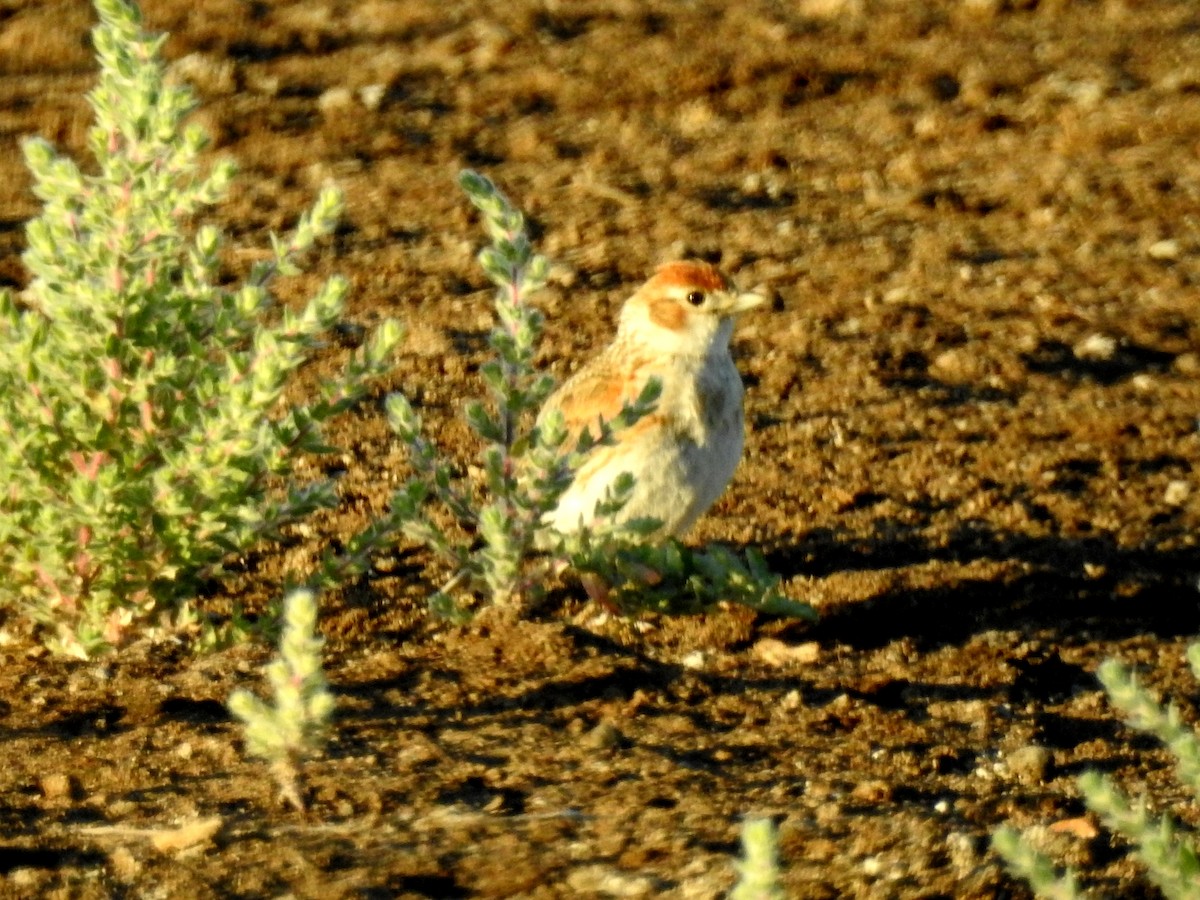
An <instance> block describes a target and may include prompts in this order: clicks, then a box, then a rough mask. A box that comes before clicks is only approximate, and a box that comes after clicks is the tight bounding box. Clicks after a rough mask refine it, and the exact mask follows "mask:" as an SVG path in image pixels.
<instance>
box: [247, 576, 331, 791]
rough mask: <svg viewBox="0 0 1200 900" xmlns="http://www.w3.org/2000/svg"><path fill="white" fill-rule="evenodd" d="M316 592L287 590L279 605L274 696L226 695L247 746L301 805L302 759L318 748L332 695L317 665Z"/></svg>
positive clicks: (271, 672)
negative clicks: (269, 698)
mask: <svg viewBox="0 0 1200 900" xmlns="http://www.w3.org/2000/svg"><path fill="white" fill-rule="evenodd" d="M316 627H317V595H316V593H315V592H313V591H310V590H297V591H293V592H292V593H290V594H288V596H287V597H286V598H285V599H284V606H283V633H282V635H281V636H280V640H279V655H278V656H277V657H275V659H273V660H271V662H270V663H268V665H267V667H266V673H267V681H268V683H269V684H270V686H271V696H272V702H271V703H266V702H265V701H263V700H261V699H260V698H259V697H257V696H255V695H254V694H252V693H251V692H250V691H247V690H244V689H239V690H236V691H234V692H233V694H231V695H230V697H229V710H230V712H232V713H233V714H234V715H235V716H236V717H237V718H238V719H240V720H241V721H242V723H243V724H244V730H243V734H244V737H245V741H246V750H247V751H248V752H249V753H250V754H251V755H253V756H257V757H261V758H262V759H265V760H266V761H267V762H269V763H270V764H271V772H272V774H273V775H274V776H275V778H276V780H277V781H278V782H279V787H280V791H281V794H282V796H283V798H284V799H285V800H287V801H288V802H289V803H291V804H292V805H293V806H294V807H295V808H296V809H298V810H303V809H304V802H303V800H302V798H301V794H300V787H299V777H300V763H301V762H302V761H303V760H304V759H306V758H308V757H310V756H314V755H316V754H317V753H319V752H320V751H321V749H322V748H323V747H324V746H325V741H326V738H327V736H328V732H329V722H330V719H331V718H332V716H333V707H334V699H333V694H332V693H331V692H330V690H329V685H328V682H326V680H325V673H324V671H323V670H322V668H321V647H322V646H323V645H324V643H325V641H324V640H323V639H322V638H320V637H318V636H317V635H316Z"/></svg>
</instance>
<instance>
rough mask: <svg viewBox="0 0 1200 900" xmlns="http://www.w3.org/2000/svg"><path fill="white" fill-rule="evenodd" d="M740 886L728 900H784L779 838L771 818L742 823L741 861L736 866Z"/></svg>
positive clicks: (736, 887) (735, 888)
mask: <svg viewBox="0 0 1200 900" xmlns="http://www.w3.org/2000/svg"><path fill="white" fill-rule="evenodd" d="M737 870H738V883H737V884H736V885H735V886H734V888H733V890H732V891H730V893H729V900H783V898H784V896H785V895H784V893H783V886H782V885H781V884H780V883H779V879H780V872H779V835H778V833H777V832H776V829H775V823H774V822H772V821H771V820H770V819H762V818H753V819H747V820H746V821H745V822H744V823H742V859H741V861H740V862H739V863H737Z"/></svg>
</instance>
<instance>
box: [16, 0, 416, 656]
mask: <svg viewBox="0 0 1200 900" xmlns="http://www.w3.org/2000/svg"><path fill="white" fill-rule="evenodd" d="M95 5H96V9H97V11H98V13H99V16H100V23H99V25H98V26H97V27H96V28H95V30H94V32H93V40H94V44H95V48H96V53H97V56H98V59H99V63H100V75H99V82H98V84H97V86H96V88H95V89H94V90H93V91H92V92H91V94H90V95H89V101H90V105H91V107H92V110H93V112H94V114H95V124H94V125H93V126H92V128H91V129H90V130H89V132H88V140H87V143H88V148H89V150H90V153H91V155H92V156H93V157H94V165H92V166H90V167H89V168H88V169H86V170H85V169H81V168H80V167H79V166H77V165H76V164H75V163H74V162H73V161H71V160H70V159H68V158H65V157H63V156H60V155H57V154H56V153H55V151H54V150H53V149H52V147H51V146H50V145H49V144H48V143H46V142H45V141H44V140H41V139H37V138H34V139H30V140H27V141H25V143H24V152H25V158H26V160H27V162H28V165H29V167H30V169H31V171H32V173H33V177H34V191H35V193H36V194H37V196H38V197H39V198H40V199H41V200H42V201H43V203H44V209H43V212H42V214H41V215H40V216H39V217H38V218H37V219H35V220H34V221H32V222H31V223H30V224H29V226H28V228H27V240H28V249H27V250H26V252H25V254H24V261H25V264H26V266H27V267H28V269H29V271H30V273H31V275H32V280H31V282H30V284H29V286H28V289H27V290H26V291H25V292H23V294H22V295H21V296H20V297H19V298H16V297H13V296H12V295H11V294H9V293H6V292H0V346H2V347H3V353H0V437H2V440H0V481H2V482H3V484H4V485H5V489H4V490H3V491H0V573H3V577H2V578H0V606H3V607H9V608H16V609H18V610H20V611H21V612H23V613H24V614H26V615H29V616H31V617H33V618H34V619H35V620H36V621H37V622H39V623H41V624H42V625H43V626H45V627H46V628H47V629H48V630H49V632H50V635H49V642H50V643H51V645H52V646H53V647H54V648H55V649H57V650H60V651H65V652H69V653H73V654H75V655H80V656H83V655H87V654H89V653H92V652H95V651H97V650H99V649H102V648H104V647H106V646H109V645H114V644H117V643H119V642H120V641H121V640H122V638H123V637H126V636H127V635H129V634H130V633H131V631H132V630H135V629H136V628H137V627H138V626H139V625H144V624H146V623H148V622H151V621H155V620H159V619H162V618H167V619H169V618H170V617H172V616H177V615H179V614H180V613H182V614H183V615H184V616H185V618H186V616H187V615H188V614H189V610H188V601H189V599H190V597H191V596H193V595H194V591H195V587H196V584H197V581H198V580H199V579H201V578H203V577H207V576H211V575H215V574H219V572H220V566H221V562H222V559H223V558H224V557H225V556H226V555H227V554H228V553H230V552H231V551H237V550H242V549H245V548H247V547H248V546H250V545H252V544H254V543H255V542H257V541H259V540H260V539H263V538H267V537H270V536H271V535H272V534H274V533H275V532H276V530H277V529H278V528H279V526H280V525H282V524H284V523H286V522H288V521H292V520H295V519H297V518H299V517H303V516H305V515H306V514H308V513H310V512H312V511H313V510H315V509H317V508H319V507H322V506H328V505H331V504H332V503H334V502H335V499H336V497H335V492H334V489H333V487H332V485H330V484H328V483H323V482H321V483H313V484H305V483H300V482H297V481H296V480H295V478H294V465H295V463H296V460H297V459H298V457H299V456H300V455H302V454H305V453H310V452H311V453H319V452H323V451H325V450H327V448H326V446H325V442H324V440H323V439H322V434H321V432H322V425H323V424H324V423H326V422H327V421H328V420H329V419H330V418H331V417H333V416H335V415H337V414H339V413H341V412H343V411H345V410H346V409H347V408H348V407H350V406H351V405H353V404H355V403H356V402H358V401H359V400H360V398H361V397H362V396H363V395H364V393H365V390H366V387H365V385H366V383H367V381H368V379H369V378H370V377H372V376H374V375H376V374H378V373H380V372H382V371H383V369H384V367H385V366H386V365H387V361H388V359H389V357H390V355H391V352H392V350H393V348H394V347H395V346H396V344H397V343H398V342H399V340H400V329H399V326H398V325H396V323H394V322H388V323H386V324H385V325H384V326H382V327H381V328H380V329H379V330H378V332H377V333H376V334H375V335H374V337H373V339H372V340H371V341H369V342H368V343H367V345H366V346H365V348H364V350H363V351H362V352H361V353H360V354H359V355H358V356H357V357H356V358H355V359H354V360H352V361H351V362H350V363H349V364H348V365H347V368H346V370H345V373H344V375H343V377H342V378H340V379H338V380H337V381H336V382H335V383H332V384H329V385H327V386H325V387H323V388H322V393H321V396H320V397H319V398H318V399H316V400H315V401H313V402H311V403H308V404H306V405H289V404H288V403H286V402H285V400H284V389H285V386H286V385H287V384H288V382H289V380H290V379H291V378H292V377H293V376H294V375H295V373H296V371H297V370H298V369H299V367H300V366H301V365H303V364H304V363H305V362H306V361H307V360H308V359H309V358H310V356H311V354H312V353H313V351H314V350H315V349H316V348H317V347H318V346H319V345H318V339H319V337H320V336H321V334H322V333H323V332H325V331H326V330H327V329H329V328H330V326H332V325H333V324H334V323H335V322H336V321H337V320H338V318H339V317H340V315H341V313H342V307H343V299H344V297H345V295H346V292H347V282H346V281H345V280H344V279H342V278H337V277H335V278H331V279H330V280H328V281H327V282H325V284H324V285H323V286H322V287H321V288H320V289H319V290H318V291H317V293H316V295H315V296H313V297H312V299H311V300H309V301H308V303H307V304H306V305H305V306H304V308H303V309H302V310H301V311H300V312H299V313H293V312H291V311H288V310H283V311H282V312H278V311H273V305H274V304H273V300H272V297H271V294H270V293H269V291H268V286H269V284H270V282H271V280H272V279H273V278H274V277H275V276H277V275H291V274H294V273H296V272H297V271H298V269H297V267H296V259H297V257H298V256H299V255H300V254H302V253H303V252H304V251H306V250H308V249H309V248H310V247H311V246H312V245H313V244H314V242H315V241H317V240H318V239H319V238H321V237H322V236H324V235H327V234H329V233H330V232H331V231H332V230H333V228H334V226H335V224H336V222H337V219H338V217H339V215H340V212H341V209H342V199H341V196H340V194H339V193H338V192H337V191H336V190H335V189H333V188H332V187H328V188H326V189H324V190H322V191H321V193H320V196H319V198H318V200H317V202H316V204H315V205H314V206H313V208H312V209H311V210H310V211H309V212H307V213H305V214H304V215H303V216H302V217H301V218H300V220H299V222H298V223H297V224H296V227H295V230H294V231H293V232H292V233H291V234H290V235H288V236H287V237H285V238H277V237H275V236H274V235H272V236H271V246H272V249H271V253H270V255H269V258H268V259H266V260H263V261H261V262H258V263H256V264H255V265H254V266H253V267H252V269H251V270H250V272H249V275H248V277H247V279H246V281H245V283H244V284H242V285H241V286H240V287H235V288H228V287H225V286H223V285H222V283H221V281H222V279H221V277H220V271H219V270H220V250H221V235H220V233H219V232H218V230H217V229H216V228H214V227H212V226H211V225H203V226H201V227H199V228H196V227H194V225H193V222H194V221H195V220H196V219H197V217H198V216H199V215H200V214H201V213H203V212H204V211H205V210H206V209H207V208H208V207H210V206H212V205H213V204H215V203H216V202H218V201H219V200H220V199H221V198H222V197H223V196H224V195H225V194H226V192H227V190H228V188H229V185H230V182H231V179H232V178H233V175H234V167H233V165H232V163H230V162H229V161H228V160H221V161H218V162H216V163H215V164H214V165H213V166H212V167H211V170H210V171H208V172H207V173H203V172H202V170H201V164H200V156H201V152H202V150H203V149H204V147H205V144H206V138H205V136H204V134H203V132H202V131H201V130H200V129H199V128H198V127H197V126H195V125H186V126H185V124H184V120H185V117H186V116H187V114H188V112H189V111H190V110H191V109H192V108H193V106H194V100H193V96H192V94H191V92H190V91H189V90H188V89H186V88H185V87H181V86H176V85H173V84H171V83H169V82H168V81H167V80H166V79H165V77H164V68H163V65H162V63H161V60H160V57H159V52H160V49H161V47H162V44H163V41H164V38H163V37H152V36H149V35H147V34H145V33H144V32H143V31H142V30H141V27H140V16H139V13H138V10H137V7H136V6H135V5H134V4H133V3H131V2H127V0H95ZM273 484H282V485H283V491H282V496H279V495H276V494H273V493H269V490H270V489H271V488H272V485H273Z"/></svg>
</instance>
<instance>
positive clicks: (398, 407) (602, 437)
mask: <svg viewBox="0 0 1200 900" xmlns="http://www.w3.org/2000/svg"><path fill="white" fill-rule="evenodd" d="M459 183H460V185H461V186H462V188H463V190H464V191H465V192H466V194H467V196H468V197H469V198H470V199H471V202H472V203H474V204H475V206H476V207H477V208H478V209H479V210H480V212H481V213H482V214H483V221H484V225H485V227H486V228H487V231H488V234H489V236H490V238H491V244H490V246H488V247H485V248H484V249H483V250H482V251H481V252H480V254H479V261H480V264H481V265H482V267H483V269H484V271H485V272H486V273H487V274H488V276H489V278H490V279H491V280H492V282H493V283H494V284H495V285H496V294H495V308H496V326H495V328H493V330H492V332H491V334H490V336H489V346H490V347H491V349H492V350H493V351H494V352H495V358H494V359H492V360H489V361H488V362H486V363H484V364H483V366H482V367H481V369H480V374H481V376H482V378H483V380H484V383H485V384H486V385H487V388H488V394H489V396H488V399H487V400H486V401H484V400H473V401H471V402H469V403H468V404H467V405H466V407H465V415H466V419H467V422H468V424H469V425H470V427H471V430H472V431H473V432H474V433H475V434H476V435H477V436H478V437H479V439H480V441H481V443H482V444H483V451H482V454H481V456H482V470H483V475H484V477H483V480H482V483H481V484H478V485H472V484H470V483H468V482H466V481H465V480H464V479H462V478H458V477H456V476H455V472H454V466H453V465H452V464H451V462H450V461H449V460H447V459H446V458H445V457H444V456H442V455H440V454H439V453H438V451H437V449H436V448H435V447H434V446H433V445H432V444H431V443H430V442H429V441H428V440H427V439H426V438H425V437H424V435H423V433H422V427H421V421H420V418H419V416H418V415H417V413H416V412H415V410H414V409H413V407H412V405H411V404H410V403H409V402H408V400H407V399H406V398H404V397H403V396H401V395H399V394H397V395H393V396H391V397H389V398H388V400H387V410H388V417H389V421H390V423H391V425H392V428H393V430H394V431H395V432H396V434H397V435H398V436H399V437H400V438H401V440H402V441H403V442H404V445H405V447H406V448H407V450H408V456H409V459H410V461H411V464H412V466H413V468H414V469H415V475H414V476H413V477H412V478H411V479H410V480H409V481H408V483H407V484H406V485H404V486H403V487H402V488H401V489H400V490H399V491H398V492H397V493H396V495H395V496H394V497H393V499H392V513H391V519H392V521H393V522H394V523H395V525H396V527H399V528H400V529H401V530H403V531H404V532H405V533H406V534H407V535H408V536H409V537H410V538H412V539H414V540H416V541H418V542H420V543H422V544H424V545H426V546H428V547H429V548H431V549H432V550H433V551H434V552H435V553H436V554H437V555H438V556H440V557H441V558H442V559H443V560H445V561H446V562H447V563H449V565H450V567H451V569H452V571H453V572H454V573H455V574H454V577H453V578H451V580H450V582H449V583H448V584H447V585H446V586H444V587H443V588H442V589H441V590H440V591H438V592H437V593H435V595H434V596H433V598H432V600H431V606H432V607H433V609H434V610H435V611H438V612H440V613H442V614H444V615H447V616H449V617H452V618H460V617H463V616H465V615H467V614H468V611H469V609H468V605H465V604H463V603H461V602H459V600H457V599H456V598H455V596H454V595H455V593H457V592H462V593H466V594H468V595H470V596H473V597H475V598H481V599H482V600H483V601H484V602H486V603H490V604H505V603H509V602H517V603H522V602H524V603H527V602H529V601H532V600H536V599H537V598H538V596H539V595H540V593H541V592H542V590H543V589H544V585H545V584H546V582H547V579H548V576H549V575H550V574H552V573H557V572H562V571H567V570H569V571H573V572H574V573H575V574H576V575H578V576H579V577H580V578H581V580H582V581H583V583H584V585H585V587H586V588H587V591H588V593H589V595H590V596H592V597H593V598H594V599H596V600H598V601H599V602H600V603H602V604H603V605H605V606H607V607H609V608H611V609H615V610H620V611H623V612H636V611H642V610H649V609H654V610H660V611H664V612H691V611H695V610H698V609H702V608H705V607H707V606H710V605H712V604H713V603H715V602H717V601H720V600H730V601H734V602H739V603H744V604H746V605H750V606H753V607H755V608H758V609H763V610H766V611H769V612H773V613H777V614H781V615H793V616H804V617H812V616H813V611H812V609H811V608H810V607H809V606H808V605H806V604H803V603H799V602H797V601H794V600H790V599H789V598H787V597H785V596H784V595H783V594H781V593H780V592H779V591H778V584H779V579H778V577H777V576H775V575H773V574H772V573H771V572H770V571H769V570H768V569H767V566H766V563H765V561H764V560H763V558H762V556H761V555H760V554H758V553H756V552H751V553H749V554H748V555H747V558H746V559H745V560H742V559H739V558H738V557H737V556H736V555H735V554H734V553H732V552H731V551H729V550H726V549H724V548H721V547H713V548H705V549H692V548H688V547H686V546H685V545H683V544H681V543H680V542H678V541H676V540H673V539H664V538H661V537H658V536H656V535H655V532H656V531H658V529H659V528H660V526H661V523H659V522H657V521H655V520H653V519H642V520H632V521H623V522H622V521H618V520H617V519H616V515H617V513H619V512H620V510H621V508H622V507H623V505H624V504H625V502H626V501H627V500H628V498H629V496H630V494H631V492H632V489H633V477H632V476H630V475H625V476H622V477H620V478H618V479H616V480H615V482H614V484H613V485H612V488H611V490H610V492H609V496H608V498H606V500H605V501H604V502H602V503H600V504H598V506H597V508H596V517H595V521H594V523H593V526H592V527H590V528H585V529H582V530H581V531H580V532H579V533H576V534H569V535H562V534H559V533H558V532H556V531H554V530H553V529H552V528H550V527H549V526H548V525H547V524H546V523H545V522H544V517H545V514H546V513H547V512H549V511H550V510H552V509H553V508H554V507H555V506H556V505H557V503H558V501H559V498H560V497H561V496H562V494H563V492H564V491H566V489H567V488H568V487H570V484H571V480H572V479H573V478H574V473H575V471H576V469H577V468H578V466H579V464H580V462H581V461H582V460H583V458H584V456H585V455H586V454H587V453H588V452H589V451H590V450H592V449H593V448H594V447H596V446H597V445H600V444H608V443H611V442H613V441H614V440H615V439H616V438H617V437H618V436H619V434H620V432H621V430H622V429H625V428H628V427H630V426H631V425H633V424H634V423H636V422H637V421H638V420H639V419H641V418H642V417H643V416H645V415H647V414H648V413H650V412H651V411H652V410H653V409H654V406H655V404H656V403H657V401H658V397H659V394H660V393H661V384H659V382H658V381H657V380H654V379H652V380H651V381H650V382H649V383H648V384H647V385H646V387H645V389H644V390H643V391H642V392H641V395H640V396H638V397H637V398H635V399H634V400H633V401H632V402H630V403H627V404H626V405H625V406H624V407H623V408H622V410H621V411H620V413H619V414H618V415H617V416H616V417H614V419H613V420H612V421H609V422H600V423H598V426H597V433H596V434H591V433H588V432H586V431H585V433H584V434H583V435H582V436H581V437H580V438H579V440H578V441H577V442H576V443H575V444H574V445H573V446H567V435H566V430H565V428H564V423H563V418H562V414H561V412H558V411H555V412H553V413H551V414H549V415H547V416H545V417H544V418H543V419H542V420H541V421H540V422H537V421H535V419H536V416H537V412H538V410H539V409H540V408H541V406H542V404H543V403H544V402H545V400H546V398H547V397H548V396H549V395H550V393H551V392H552V391H553V389H554V386H555V385H554V380H553V379H552V378H551V377H550V376H549V375H548V374H546V373H544V372H539V371H538V370H537V369H536V367H535V366H534V363H533V359H534V353H535V350H536V347H537V341H538V339H539V338H540V336H541V334H542V330H543V326H544V320H543V317H542V314H541V313H540V312H539V311H538V310H537V309H536V308H535V307H533V306H532V304H531V303H530V302H529V298H530V295H531V294H532V293H533V292H534V291H535V290H537V289H538V288H539V287H541V286H542V285H543V284H544V282H545V280H546V276H547V274H548V271H549V264H548V262H547V260H546V258H545V257H543V256H541V255H540V254H538V253H536V252H535V251H534V249H533V247H532V244H531V243H530V241H529V237H528V235H527V233H526V228H525V219H524V216H523V215H522V214H521V212H520V211H519V210H518V209H517V208H516V207H514V206H513V204H512V203H510V202H509V200H508V198H507V197H505V196H504V194H503V193H501V192H500V190H499V189H497V187H496V186H495V185H494V184H493V183H492V182H491V181H490V180H488V179H487V178H486V177H484V176H482V175H479V174H478V173H475V172H471V171H466V172H463V173H462V175H461V176H460V178H459ZM431 501H438V503H440V506H441V508H442V509H441V514H440V515H439V514H435V512H434V511H433V509H432V503H431Z"/></svg>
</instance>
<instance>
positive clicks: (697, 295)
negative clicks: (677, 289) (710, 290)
mask: <svg viewBox="0 0 1200 900" xmlns="http://www.w3.org/2000/svg"><path fill="white" fill-rule="evenodd" d="M687 302H688V303H690V304H692V306H699V305H700V304H701V303H703V302H704V294H703V293H701V292H700V291H689V292H688V295H687Z"/></svg>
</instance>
